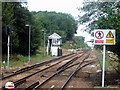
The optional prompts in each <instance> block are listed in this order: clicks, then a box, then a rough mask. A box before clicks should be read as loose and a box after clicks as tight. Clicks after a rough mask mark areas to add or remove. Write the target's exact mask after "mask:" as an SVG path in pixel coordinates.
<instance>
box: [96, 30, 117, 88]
mask: <svg viewBox="0 0 120 90" xmlns="http://www.w3.org/2000/svg"><path fill="white" fill-rule="evenodd" d="M94 44H95V45H103V66H102V87H104V86H105V83H104V81H105V50H106V45H115V30H110V29H98V30H94Z"/></svg>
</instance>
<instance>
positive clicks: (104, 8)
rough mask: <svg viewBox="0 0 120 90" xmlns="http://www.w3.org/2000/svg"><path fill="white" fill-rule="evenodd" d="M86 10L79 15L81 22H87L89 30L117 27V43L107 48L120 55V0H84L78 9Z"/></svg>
mask: <svg viewBox="0 0 120 90" xmlns="http://www.w3.org/2000/svg"><path fill="white" fill-rule="evenodd" d="M78 10H79V11H80V12H84V14H83V16H80V17H79V22H80V23H81V24H86V23H87V31H89V32H90V33H91V31H93V30H94V29H115V30H116V45H113V46H108V47H107V48H108V49H109V50H111V51H113V52H115V53H116V54H117V55H119V56H120V52H119V51H120V47H119V46H120V1H116V2H99V1H94V2H89V1H87V2H86V1H84V3H83V7H81V8H79V9H78Z"/></svg>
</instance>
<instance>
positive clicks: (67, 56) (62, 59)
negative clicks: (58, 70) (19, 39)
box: [2, 54, 76, 85]
mask: <svg viewBox="0 0 120 90" xmlns="http://www.w3.org/2000/svg"><path fill="white" fill-rule="evenodd" d="M75 55H76V54H68V55H65V56H62V57H60V58H57V59H52V60H50V61H46V62H43V63H40V64H39V65H33V66H30V67H26V68H23V69H21V70H18V71H16V72H15V73H14V74H11V75H9V76H5V77H2V80H3V81H5V80H6V79H7V80H6V81H5V82H7V81H11V80H12V81H14V79H13V78H14V77H18V75H20V76H21V75H22V73H24V72H27V71H29V70H32V69H33V70H34V68H37V67H38V66H39V68H41V67H42V66H44V65H47V64H50V63H53V62H56V63H53V64H52V65H50V66H49V65H48V66H46V68H43V69H42V70H40V69H38V70H37V71H36V70H35V71H34V72H33V70H32V72H28V73H32V74H29V75H28V74H27V75H26V76H25V77H23V78H24V79H27V78H29V77H31V76H33V75H35V74H37V73H40V72H42V71H44V70H46V69H49V68H50V67H53V66H55V65H57V64H59V63H61V62H62V61H65V60H67V59H70V58H73V57H74V56H75ZM18 78H19V77H18ZM18 81H19V82H20V81H21V82H22V81H25V80H22V79H19V80H18ZM21 82H20V83H21ZM14 83H18V82H17V81H15V82H14ZM4 84H5V83H4ZM16 85H18V84H16Z"/></svg>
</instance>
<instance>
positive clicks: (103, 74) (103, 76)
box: [102, 45, 106, 87]
mask: <svg viewBox="0 0 120 90" xmlns="http://www.w3.org/2000/svg"><path fill="white" fill-rule="evenodd" d="M105 50H106V45H103V67H102V69H103V70H102V87H104V85H105V84H104V81H105Z"/></svg>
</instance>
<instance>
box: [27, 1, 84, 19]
mask: <svg viewBox="0 0 120 90" xmlns="http://www.w3.org/2000/svg"><path fill="white" fill-rule="evenodd" d="M27 1H28V9H29V10H30V11H56V12H63V13H68V14H71V15H72V16H74V17H77V16H78V15H79V11H78V10H77V8H78V7H80V6H82V2H83V0H27Z"/></svg>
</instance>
